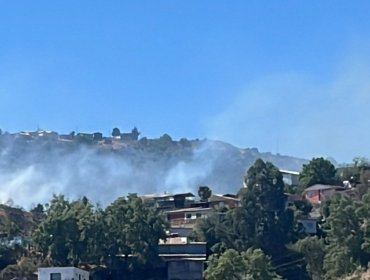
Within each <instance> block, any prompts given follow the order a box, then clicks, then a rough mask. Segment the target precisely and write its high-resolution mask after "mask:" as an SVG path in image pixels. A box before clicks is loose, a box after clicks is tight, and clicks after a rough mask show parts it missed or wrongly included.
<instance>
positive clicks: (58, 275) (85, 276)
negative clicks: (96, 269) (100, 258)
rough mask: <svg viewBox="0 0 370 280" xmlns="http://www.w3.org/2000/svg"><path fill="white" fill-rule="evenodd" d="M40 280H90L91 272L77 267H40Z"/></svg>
mask: <svg viewBox="0 0 370 280" xmlns="http://www.w3.org/2000/svg"><path fill="white" fill-rule="evenodd" d="M38 280H89V272H88V271H85V270H82V269H79V268H76V267H40V268H39V269H38Z"/></svg>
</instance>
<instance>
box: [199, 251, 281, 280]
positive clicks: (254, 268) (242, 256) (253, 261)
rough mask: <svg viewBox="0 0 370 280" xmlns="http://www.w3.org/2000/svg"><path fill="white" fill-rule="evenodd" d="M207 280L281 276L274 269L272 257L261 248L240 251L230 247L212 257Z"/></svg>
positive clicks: (266, 279)
mask: <svg viewBox="0 0 370 280" xmlns="http://www.w3.org/2000/svg"><path fill="white" fill-rule="evenodd" d="M204 277H205V279H206V280H224V279H228V280H229V279H230V280H234V279H235V280H274V279H281V277H280V276H279V275H278V274H276V272H275V271H274V269H273V267H272V265H271V262H270V259H269V258H268V257H267V256H266V255H265V254H264V253H263V252H262V250H260V249H254V250H253V249H248V250H247V251H245V252H238V251H236V250H234V249H228V250H226V251H225V252H224V253H223V254H220V255H218V254H214V255H212V256H211V257H210V259H209V262H208V268H207V269H206V270H205V272H204Z"/></svg>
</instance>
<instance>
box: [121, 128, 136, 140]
mask: <svg viewBox="0 0 370 280" xmlns="http://www.w3.org/2000/svg"><path fill="white" fill-rule="evenodd" d="M139 135H140V132H139V130H138V129H137V128H136V127H134V128H133V129H132V130H131V132H129V133H121V135H120V139H121V140H122V141H124V142H131V141H137V140H138V139H139Z"/></svg>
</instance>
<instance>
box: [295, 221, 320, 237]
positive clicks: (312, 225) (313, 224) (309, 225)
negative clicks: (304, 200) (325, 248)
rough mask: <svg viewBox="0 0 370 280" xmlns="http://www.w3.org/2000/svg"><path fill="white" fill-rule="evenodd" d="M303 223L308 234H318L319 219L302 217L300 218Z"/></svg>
mask: <svg viewBox="0 0 370 280" xmlns="http://www.w3.org/2000/svg"><path fill="white" fill-rule="evenodd" d="M299 222H300V223H301V224H302V226H303V229H304V231H305V232H306V233H308V234H316V233H317V219H314V218H302V219H300V220H299Z"/></svg>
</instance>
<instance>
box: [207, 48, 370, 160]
mask: <svg viewBox="0 0 370 280" xmlns="http://www.w3.org/2000/svg"><path fill="white" fill-rule="evenodd" d="M353 53H356V52H355V51H354V52H353ZM337 68H338V70H337V71H336V72H334V73H330V75H329V74H328V75H326V76H327V77H331V78H327V79H326V80H325V79H320V80H319V79H316V80H315V79H313V78H311V77H310V76H309V75H305V74H297V73H279V74H276V75H271V76H269V77H265V78H262V79H260V80H258V81H254V82H252V83H250V84H249V85H248V86H246V88H245V89H243V90H241V92H240V93H239V94H237V96H236V97H235V98H233V99H232V101H231V102H230V104H229V105H228V106H227V107H226V108H225V110H223V111H222V112H220V113H219V114H218V115H216V116H213V117H212V118H210V119H209V120H208V122H207V123H206V130H207V131H208V133H207V136H208V137H209V138H212V139H222V140H225V141H228V142H230V143H233V144H235V145H237V146H241V147H251V146H252V147H258V148H259V149H261V150H264V151H271V152H279V153H284V154H290V155H294V156H298V157H303V158H312V157H314V156H324V157H326V156H331V157H334V158H335V159H337V161H339V162H351V160H352V159H353V158H354V157H356V156H365V157H370V152H369V151H370V142H369V141H368V138H369V136H370V135H369V129H368V128H369V125H370V114H369V113H368V111H369V108H368V107H369V104H370V80H369V78H368V77H369V76H370V54H368V53H367V52H361V53H360V54H356V55H351V56H350V57H349V58H348V59H346V61H345V62H343V63H341V64H338V67H337Z"/></svg>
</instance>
